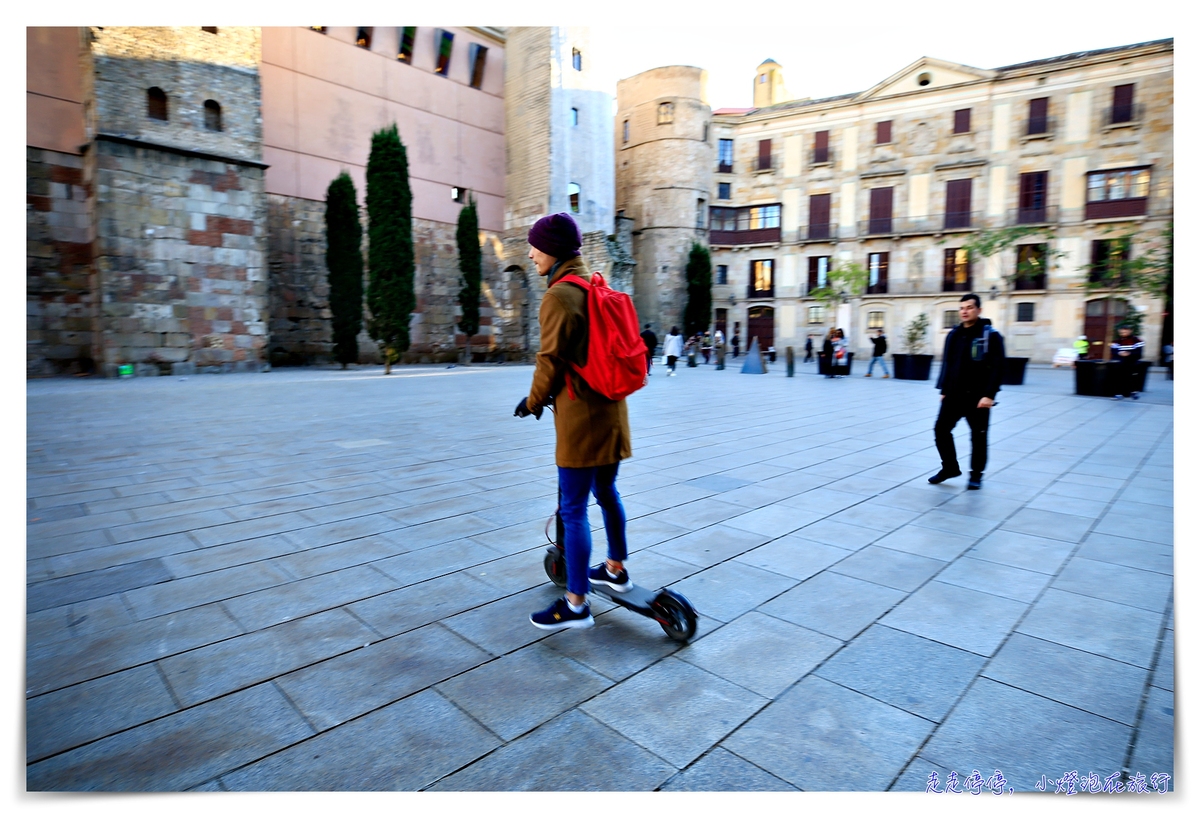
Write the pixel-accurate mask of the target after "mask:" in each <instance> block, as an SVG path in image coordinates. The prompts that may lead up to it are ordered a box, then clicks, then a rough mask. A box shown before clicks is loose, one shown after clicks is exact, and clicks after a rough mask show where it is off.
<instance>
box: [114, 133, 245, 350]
mask: <svg viewBox="0 0 1200 818" xmlns="http://www.w3.org/2000/svg"><path fill="white" fill-rule="evenodd" d="M94 144H95V148H96V157H95V161H96V177H95V180H96V193H97V205H96V218H97V225H98V229H97V241H96V267H97V271H98V279H99V282H98V283H99V293H100V298H101V308H100V322H99V323H100V329H101V331H102V333H103V337H102V342H101V344H102V349H101V351H100V360H101V363H102V364H103V365H104V366H105V367H106V371H107V369H111V368H115V367H116V366H118V365H119V364H123V363H133V364H138V363H145V364H154V365H156V366H157V367H158V368H159V370H160V371H162V372H171V371H190V370H191V368H192V367H196V368H199V369H200V370H205V369H217V370H222V371H225V370H230V369H257V368H259V366H260V365H261V364H262V362H264V361H265V359H266V356H265V350H264V347H265V343H266V337H267V265H266V252H265V250H266V206H265V196H264V194H263V171H262V168H261V167H259V166H253V165H246V164H239V163H234V162H230V161H220V160H217V159H205V158H199V157H196V156H188V155H184V154H181V153H175V152H172V151H168V150H159V149H157V148H153V147H144V146H138V145H131V144H126V143H123V142H113V141H106V140H98V141H97V142H96V143H94ZM173 365H178V366H173Z"/></svg>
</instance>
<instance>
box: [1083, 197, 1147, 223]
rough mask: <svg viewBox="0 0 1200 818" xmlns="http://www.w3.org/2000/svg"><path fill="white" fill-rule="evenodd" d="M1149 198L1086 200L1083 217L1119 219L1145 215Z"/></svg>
mask: <svg viewBox="0 0 1200 818" xmlns="http://www.w3.org/2000/svg"><path fill="white" fill-rule="evenodd" d="M1148 203H1149V199H1146V198H1145V197H1142V198H1138V199H1110V200H1108V201H1106V202H1088V203H1087V209H1086V211H1085V212H1084V218H1085V219H1120V218H1126V217H1133V216H1145V215H1146V210H1147V204H1148Z"/></svg>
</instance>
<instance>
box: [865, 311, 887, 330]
mask: <svg viewBox="0 0 1200 818" xmlns="http://www.w3.org/2000/svg"><path fill="white" fill-rule="evenodd" d="M867 329H883V312H882V310H872V311H871V312H869V313H867Z"/></svg>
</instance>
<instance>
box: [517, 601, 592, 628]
mask: <svg viewBox="0 0 1200 818" xmlns="http://www.w3.org/2000/svg"><path fill="white" fill-rule="evenodd" d="M529 621H530V622H532V623H533V624H534V625H536V626H537V627H539V628H541V629H542V630H544V631H561V630H563V629H564V628H590V627H591V626H592V625H595V624H596V620H594V619H592V609H591V606H590V605H588V604H587V603H586V602H585V603H584V605H583V610H582V611H580V612H579V613H575V612H574V611H572V610H571V606H570V605H568V604H567V600H566V598H565V597H559V598H558V599H556V600H554V604H553V605H551V606H550V607H549V608H547V609H546V610H544V611H538V612H537V613H535V614H530V615H529Z"/></svg>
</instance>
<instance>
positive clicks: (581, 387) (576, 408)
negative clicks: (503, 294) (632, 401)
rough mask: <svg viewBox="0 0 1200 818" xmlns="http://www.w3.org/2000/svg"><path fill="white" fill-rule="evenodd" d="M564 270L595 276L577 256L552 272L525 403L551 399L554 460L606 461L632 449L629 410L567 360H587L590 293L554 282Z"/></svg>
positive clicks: (574, 463) (569, 464) (577, 464)
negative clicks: (571, 389) (572, 368)
mask: <svg viewBox="0 0 1200 818" xmlns="http://www.w3.org/2000/svg"><path fill="white" fill-rule="evenodd" d="M565 275H577V276H582V277H583V278H584V279H585V280H590V279H591V273H590V272H588V269H587V267H586V265H584V263H583V259H581V258H578V257H576V258H573V259H568V260H567V261H564V262H563V263H562V264H560V265H559V267H558V269H557V270H555V271H554V272H553V278H551V280H550V285H551V286H550V287H549V288H548V289H547V291H546V295H545V296H543V298H542V307H541V310H540V311H539V312H538V321H539V322H541V325H542V347H541V351H540V352H538V354H537V361H536V366H535V368H534V371H533V386H532V387H530V390H529V397H528V399H527V400H526V405H527V406H528V407H529V409H530V410H536V409H537V408H538V407H540V406H546V405H547V403H548V402H550V401H551V398H553V404H554V432H555V438H556V445H555V448H554V462H555V464H556V465H558V466H561V467H563V468H575V469H578V468H584V467H588V466H607V465H608V464H610V463H616V462H617V461H619V460H623V459H624V458H626V457H629V456H631V455H632V454H633V448H632V446H631V445H630V435H629V411H628V410H627V409H626V407H625V401H623V400H618V401H613V400H609V399H608V398H606V397H604V396H603V395H601V394H599V393H598V392H595V391H594V390H592V388H591V387H589V386H588V385H587V383H586V382H585V381H584V380H583V379H582V378H580V377H579V376H578V375H576V374H575V373H573V372H571V371H570V366H569V364H577V365H583V364H584V363H586V362H587V351H588V349H587V343H588V325H587V293H585V292H584V291H583V289H582V288H580V287H577V286H576V285H574V284H569V283H567V284H559V285H558V286H554V282H556V281H558V280H559V279H560V278H562V277H563V276H565ZM567 378H570V379H571V385H572V386H573V387H574V391H575V399H574V400H572V399H571V397H570V395H569V394H568V392H567Z"/></svg>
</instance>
